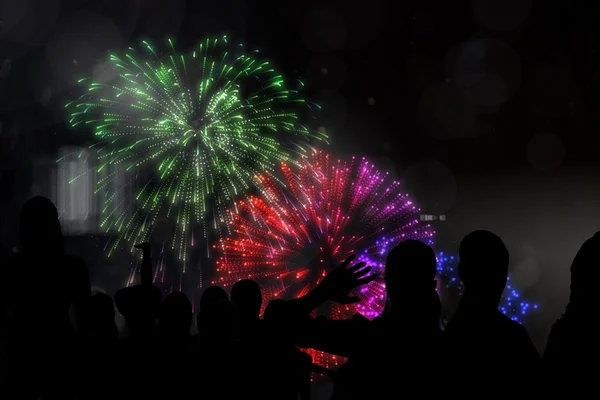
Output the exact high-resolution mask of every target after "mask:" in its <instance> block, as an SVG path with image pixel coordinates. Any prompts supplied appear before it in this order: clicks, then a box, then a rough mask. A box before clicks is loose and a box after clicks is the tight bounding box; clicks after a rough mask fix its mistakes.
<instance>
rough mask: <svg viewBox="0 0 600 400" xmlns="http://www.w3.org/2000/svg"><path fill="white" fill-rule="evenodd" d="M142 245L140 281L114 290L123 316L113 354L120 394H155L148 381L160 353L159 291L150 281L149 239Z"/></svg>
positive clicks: (125, 396) (156, 364) (154, 387)
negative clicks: (122, 328)
mask: <svg viewBox="0 0 600 400" xmlns="http://www.w3.org/2000/svg"><path fill="white" fill-rule="evenodd" d="M136 247H137V248H139V249H142V251H143V254H142V268H141V271H140V277H141V282H140V283H139V284H137V285H135V286H131V287H126V288H123V289H120V290H118V291H117V293H116V294H115V305H116V306H117V309H118V310H119V312H120V313H121V314H122V315H123V316H124V317H125V321H126V323H127V335H126V336H125V337H124V338H122V339H120V340H119V342H118V344H117V346H116V355H115V358H114V367H113V368H114V370H115V373H114V376H115V380H114V383H115V386H116V387H119V388H120V389H119V392H120V394H121V395H122V396H123V398H148V397H153V396H154V397H156V396H157V394H158V393H160V392H157V386H156V385H154V386H153V385H150V384H149V382H148V380H149V377H150V376H152V374H153V373H154V372H155V371H156V368H158V365H159V364H160V361H161V359H162V357H161V356H162V354H160V355H159V354H157V353H156V349H157V347H158V345H159V344H160V341H159V338H158V335H157V334H156V319H157V318H158V311H159V309H160V305H161V292H160V289H158V288H157V287H156V286H154V285H153V284H152V261H151V257H150V253H151V247H150V244H149V243H142V244H140V245H137V246H136Z"/></svg>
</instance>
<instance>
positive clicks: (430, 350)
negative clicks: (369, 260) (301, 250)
mask: <svg viewBox="0 0 600 400" xmlns="http://www.w3.org/2000/svg"><path fill="white" fill-rule="evenodd" d="M352 259H353V257H351V258H348V259H347V260H346V261H345V262H344V263H343V264H342V265H341V266H339V267H338V268H336V269H335V270H334V271H332V272H331V273H330V274H328V275H327V276H326V277H325V278H324V279H323V280H322V281H321V283H320V284H319V285H318V286H317V288H315V289H314V290H313V291H312V292H310V293H309V294H308V295H306V296H305V297H304V298H301V299H298V300H293V301H289V302H288V307H287V311H286V310H285V309H282V311H281V312H280V313H283V312H284V311H285V313H286V314H288V315H280V316H278V317H279V318H283V319H288V321H286V322H287V323H288V327H289V334H290V335H292V336H295V337H296V340H297V344H298V345H299V346H300V347H311V348H315V349H318V350H323V351H326V352H329V353H333V354H337V355H340V356H344V357H348V358H349V360H348V362H347V363H346V364H345V365H344V366H343V367H342V369H341V370H340V372H339V374H338V379H337V381H336V386H335V391H334V395H333V397H332V398H336V399H354V398H357V399H359V398H361V399H362V398H389V397H391V396H400V395H402V394H407V392H408V393H412V392H413V391H414V390H417V389H418V390H422V388H423V385H424V383H425V382H429V381H430V380H431V379H432V378H431V374H432V371H431V365H432V364H433V360H434V357H435V355H436V354H437V353H436V350H435V349H437V348H438V347H439V340H440V330H439V326H433V325H434V324H432V320H433V317H432V316H434V315H438V316H439V302H438V303H435V302H434V303H433V304H432V297H433V296H434V294H435V287H436V281H435V271H436V258H435V254H434V252H433V250H432V249H431V248H430V247H429V246H427V245H426V244H424V243H421V242H419V241H416V240H407V241H404V242H401V243H400V244H398V245H397V246H396V247H395V248H394V249H393V250H392V251H391V252H390V254H389V255H388V258H387V261H386V267H385V283H386V289H387V300H386V306H385V309H384V311H383V313H382V314H381V316H380V317H379V318H376V319H375V320H374V321H369V320H368V319H366V318H364V317H362V316H356V317H355V318H353V319H352V320H344V321H329V320H322V319H321V320H319V319H312V320H311V319H307V318H306V316H307V315H308V314H307V312H308V310H309V309H314V308H316V307H317V306H318V305H319V304H321V303H322V302H323V301H325V300H331V301H337V302H340V303H342V304H349V303H353V302H357V301H359V299H358V298H357V297H356V296H352V295H351V294H350V293H351V292H352V290H353V289H354V288H356V287H357V286H359V285H361V284H367V283H369V282H370V281H371V280H373V279H374V276H373V275H370V276H369V275H368V273H369V272H370V268H368V267H367V268H365V263H358V264H356V265H354V266H351V267H349V264H350V262H351V261H352ZM407 282H410V284H408V283H407ZM438 301H439V300H438ZM300 310H304V311H303V312H304V313H305V317H304V320H303V322H296V323H293V322H292V323H290V321H289V319H292V318H293V319H296V321H302V319H301V317H299V315H300V314H299V313H300ZM367 338H376V340H371V339H367ZM373 365H378V366H380V368H378V369H377V370H374V369H373ZM375 371H376V372H375ZM428 393H431V390H430V389H429V390H428Z"/></svg>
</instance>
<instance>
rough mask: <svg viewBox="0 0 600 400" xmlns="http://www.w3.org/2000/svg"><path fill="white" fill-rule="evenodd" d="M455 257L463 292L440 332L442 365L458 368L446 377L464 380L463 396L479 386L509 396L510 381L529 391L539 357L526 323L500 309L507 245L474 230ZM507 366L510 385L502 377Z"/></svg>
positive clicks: (524, 390) (490, 234) (512, 384)
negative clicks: (444, 355)
mask: <svg viewBox="0 0 600 400" xmlns="http://www.w3.org/2000/svg"><path fill="white" fill-rule="evenodd" d="M459 256H460V263H459V265H458V274H459V277H460V279H461V280H462V282H463V284H464V286H465V292H464V296H463V298H462V299H461V302H460V304H459V307H458V310H457V312H456V314H455V316H454V317H453V318H452V319H451V320H450V322H448V325H447V326H446V330H445V332H444V333H445V336H446V346H447V347H446V350H447V352H448V353H447V362H448V366H447V367H446V368H445V369H449V371H450V372H452V371H455V372H456V374H454V375H450V379H454V380H455V381H456V382H459V383H462V385H461V389H460V390H461V392H463V393H464V395H465V396H467V397H468V396H475V395H481V390H482V388H487V389H485V390H487V391H488V392H490V393H494V395H497V396H500V395H503V394H506V395H508V394H510V393H512V392H513V390H512V388H511V387H515V386H514V385H516V387H519V388H520V390H521V391H523V392H525V393H527V392H528V391H530V390H532V389H533V385H535V383H536V382H535V376H536V373H537V372H538V369H539V367H540V356H539V354H538V353H537V351H536V349H535V347H534V346H533V344H532V342H531V339H530V338H529V335H528V334H527V331H526V330H525V328H524V327H523V326H522V325H520V324H518V323H517V322H515V321H512V320H511V319H510V318H508V317H507V316H505V315H504V314H502V313H501V312H500V311H499V310H498V304H499V303H500V299H501V297H502V293H503V291H504V288H505V286H506V279H507V275H508V264H509V254H508V250H507V249H506V246H505V245H504V243H503V242H502V240H501V239H500V238H499V237H498V236H496V235H495V234H493V233H491V232H488V231H474V232H471V233H469V234H468V235H467V236H465V237H464V239H463V240H462V241H461V243H460V249H459ZM458 360H460V361H458ZM457 363H459V364H457ZM455 365H460V367H458V368H456V367H454V366H455ZM509 365H510V366H509ZM507 369H508V370H510V371H511V372H510V375H511V385H510V386H509V385H507V384H506V381H505V380H504V379H503V378H502V375H503V374H506V371H507Z"/></svg>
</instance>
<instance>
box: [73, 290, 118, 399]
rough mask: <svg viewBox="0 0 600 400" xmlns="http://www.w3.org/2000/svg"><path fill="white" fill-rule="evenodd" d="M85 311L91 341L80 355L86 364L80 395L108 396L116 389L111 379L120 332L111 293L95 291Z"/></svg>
mask: <svg viewBox="0 0 600 400" xmlns="http://www.w3.org/2000/svg"><path fill="white" fill-rule="evenodd" d="M88 313H89V320H90V328H91V340H90V343H89V348H88V350H87V351H86V352H85V354H80V355H79V357H80V360H81V361H82V364H85V365H86V368H85V374H84V377H83V379H82V381H83V383H84V387H83V390H82V391H81V393H80V398H83V399H98V400H101V399H106V398H111V397H113V396H114V391H115V390H118V389H117V388H116V387H115V386H114V385H112V384H111V382H112V380H113V379H112V376H113V357H114V356H115V354H114V352H115V350H116V349H115V345H116V343H117V340H118V339H119V331H118V329H117V325H116V323H115V307H114V304H113V301H112V299H111V298H110V296H109V295H107V294H106V293H96V294H94V295H93V296H92V297H91V299H90V305H89V307H88Z"/></svg>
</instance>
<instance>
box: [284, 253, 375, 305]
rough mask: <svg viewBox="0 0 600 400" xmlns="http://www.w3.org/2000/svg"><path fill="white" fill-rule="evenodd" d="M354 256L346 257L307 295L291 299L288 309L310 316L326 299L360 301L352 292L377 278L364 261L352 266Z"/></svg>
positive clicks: (347, 301)
mask: <svg viewBox="0 0 600 400" xmlns="http://www.w3.org/2000/svg"><path fill="white" fill-rule="evenodd" d="M354 258H355V256H354V255H352V256H350V257H348V258H346V260H344V262H342V263H341V264H340V265H339V266H338V267H337V268H335V269H334V270H333V271H331V272H330V273H329V274H327V276H325V278H323V280H322V281H321V282H320V283H319V284H318V285H317V287H316V288H314V289H313V290H311V291H310V292H309V293H308V294H307V295H305V296H302V297H301V298H299V299H294V300H289V301H288V302H287V307H288V311H289V312H291V314H292V315H294V316H308V315H310V313H311V312H312V311H313V310H314V309H316V308H317V307H319V306H320V305H321V304H323V303H324V302H325V301H334V302H336V303H340V304H353V303H357V302H359V301H360V299H359V298H358V297H356V296H351V295H350V294H351V293H352V291H353V290H354V289H355V288H357V287H358V286H362V285H366V284H367V283H369V282H371V281H372V280H373V279H375V275H373V274H371V275H370V274H369V273H370V272H371V267H368V266H367V265H366V263H364V262H359V263H356V264H354V265H352V266H350V263H351V262H352V261H353V260H354Z"/></svg>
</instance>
